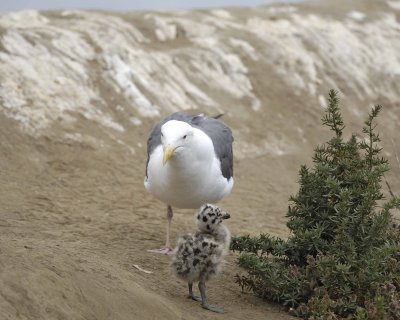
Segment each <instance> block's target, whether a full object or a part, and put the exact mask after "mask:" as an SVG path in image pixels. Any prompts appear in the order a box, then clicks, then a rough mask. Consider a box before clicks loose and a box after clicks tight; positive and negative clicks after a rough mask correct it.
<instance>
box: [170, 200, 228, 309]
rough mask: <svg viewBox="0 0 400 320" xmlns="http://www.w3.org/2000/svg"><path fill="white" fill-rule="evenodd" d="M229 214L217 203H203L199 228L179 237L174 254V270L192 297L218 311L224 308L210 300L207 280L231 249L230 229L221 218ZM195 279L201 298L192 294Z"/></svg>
mask: <svg viewBox="0 0 400 320" xmlns="http://www.w3.org/2000/svg"><path fill="white" fill-rule="evenodd" d="M229 217H230V215H229V214H228V213H226V212H224V211H222V210H221V209H220V208H219V207H217V206H215V205H211V204H206V205H203V206H202V207H201V208H200V210H199V212H198V213H197V215H196V222H197V227H198V231H196V233H194V234H187V235H184V236H183V237H181V238H179V239H178V241H177V246H176V248H175V250H174V252H173V256H172V263H171V266H172V270H173V272H174V273H175V274H176V275H177V276H178V277H179V278H181V279H183V280H185V281H187V282H188V285H189V297H190V298H192V299H194V300H198V301H202V306H203V307H204V308H206V309H209V310H211V311H215V312H223V309H222V308H219V307H216V306H211V305H209V304H208V303H207V299H206V295H205V282H206V281H208V280H209V279H211V278H212V277H213V276H215V275H216V274H217V273H218V272H219V270H220V268H221V263H222V261H223V258H224V256H225V255H226V253H227V252H228V249H229V243H230V232H229V230H228V228H227V227H226V226H224V225H223V224H222V221H223V220H224V219H228V218H229ZM193 282H199V289H200V293H201V299H200V298H197V297H195V296H194V295H193V292H192V284H193Z"/></svg>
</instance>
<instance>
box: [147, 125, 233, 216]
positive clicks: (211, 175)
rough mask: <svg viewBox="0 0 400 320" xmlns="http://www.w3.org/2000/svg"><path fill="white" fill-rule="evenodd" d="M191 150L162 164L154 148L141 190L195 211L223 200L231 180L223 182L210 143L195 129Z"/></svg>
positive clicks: (161, 150)
mask: <svg viewBox="0 0 400 320" xmlns="http://www.w3.org/2000/svg"><path fill="white" fill-rule="evenodd" d="M195 130H196V132H195V135H194V136H195V139H194V141H193V148H192V149H191V150H185V152H182V153H181V154H179V155H177V156H176V157H172V158H171V159H170V160H169V161H168V162H167V164H166V165H165V166H163V164H162V158H163V149H162V146H161V145H160V146H158V147H157V148H156V149H155V150H154V151H153V153H152V154H151V156H150V161H149V163H148V168H147V178H146V179H145V182H144V184H145V187H146V189H147V190H148V191H149V192H151V193H152V194H153V195H154V196H155V197H156V198H158V199H159V200H161V201H163V202H165V203H166V204H169V205H171V206H174V207H178V208H198V207H200V206H201V205H203V204H204V203H207V202H209V203H216V202H218V201H219V200H221V199H222V198H223V197H225V196H227V195H228V194H229V193H230V191H231V190H232V187H233V178H230V179H229V180H228V179H226V178H225V177H224V176H223V175H222V172H221V165H220V161H219V159H218V158H217V157H216V156H215V153H214V151H213V150H214V149H213V146H212V141H211V139H210V138H209V137H208V136H207V135H206V134H205V133H204V132H203V131H201V130H199V129H195Z"/></svg>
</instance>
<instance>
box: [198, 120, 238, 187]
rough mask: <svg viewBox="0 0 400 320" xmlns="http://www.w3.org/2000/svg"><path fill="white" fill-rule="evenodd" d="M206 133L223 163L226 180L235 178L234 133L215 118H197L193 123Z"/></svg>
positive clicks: (223, 173)
mask: <svg viewBox="0 0 400 320" xmlns="http://www.w3.org/2000/svg"><path fill="white" fill-rule="evenodd" d="M191 124H192V125H193V126H194V127H197V128H199V129H200V130H202V131H204V132H205V133H206V134H207V135H208V136H209V137H210V138H211V140H212V142H213V144H214V150H215V154H216V156H217V157H218V159H219V161H220V162H221V171H222V175H223V176H224V177H225V178H226V179H228V180H229V179H230V178H231V177H232V176H233V152H232V143H233V136H232V131H231V129H229V127H227V126H226V125H225V124H224V123H223V122H221V121H220V120H217V119H215V118H208V117H204V116H195V117H193V119H192V123H191Z"/></svg>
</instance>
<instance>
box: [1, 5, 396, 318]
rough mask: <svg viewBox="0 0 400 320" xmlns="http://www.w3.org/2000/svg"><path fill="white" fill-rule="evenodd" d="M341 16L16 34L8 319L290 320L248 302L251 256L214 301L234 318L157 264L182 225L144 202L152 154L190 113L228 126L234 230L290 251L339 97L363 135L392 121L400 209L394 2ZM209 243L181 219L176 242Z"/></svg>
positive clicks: (281, 11) (58, 19) (37, 18)
mask: <svg viewBox="0 0 400 320" xmlns="http://www.w3.org/2000/svg"><path fill="white" fill-rule="evenodd" d="M324 3H325V4H324V5H321V4H317V3H315V2H311V3H309V4H305V5H303V6H296V7H294V6H289V7H287V6H284V7H282V6H275V7H274V6H272V7H265V8H263V9H243V10H231V11H227V10H221V11H218V10H217V11H213V12H212V13H211V12H207V11H197V12H193V13H190V12H186V13H185V12H175V13H140V14H139V13H138V14H122V13H119V14H117V13H96V12H64V13H63V12H46V13H42V14H40V13H37V12H25V13H15V14H10V15H4V16H2V17H0V36H1V37H0V63H1V68H0V79H1V81H0V106H1V108H0V155H1V156H0V318H1V319H157V320H158V319H246V318H249V319H272V318H274V319H277V320H279V319H289V318H290V317H289V316H288V315H287V314H286V313H284V312H282V311H281V310H280V307H278V306H274V305H271V304H267V303H265V302H263V301H261V300H259V299H257V298H255V297H253V296H252V295H251V294H246V293H242V292H241V291H240V288H239V287H238V286H237V285H236V284H235V283H234V277H235V275H236V274H237V273H241V272H242V271H241V270H240V269H239V268H238V267H237V266H236V265H235V262H234V261H235V256H234V254H231V255H230V256H229V257H228V259H227V263H226V266H225V268H224V270H223V272H222V274H221V275H220V277H219V278H217V279H216V280H215V281H213V282H210V284H209V295H210V301H212V302H213V303H215V304H219V305H221V306H224V307H225V309H226V314H225V315H217V314H212V313H210V312H207V311H205V310H203V309H201V308H200V306H199V304H198V303H196V302H192V301H190V300H188V299H186V298H185V295H186V286H185V284H184V283H181V282H178V281H177V280H176V279H175V278H173V277H171V274H170V271H169V268H168V264H169V259H168V257H167V256H160V255H154V254H150V253H148V252H146V249H149V248H154V247H157V246H159V245H160V244H162V242H163V237H164V216H165V207H164V205H163V204H161V203H159V202H157V201H155V200H154V199H153V198H152V197H151V196H150V195H149V194H147V193H146V192H145V190H144V188H143V175H144V163H145V159H146V154H145V153H146V152H145V141H146V137H147V134H148V132H149V130H150V129H151V127H152V125H153V124H154V122H155V121H157V119H159V118H160V117H161V116H162V115H165V114H168V113H169V112H171V111H173V110H182V109H188V108H189V109H193V108H196V112H200V111H204V112H208V113H210V114H216V113H218V112H219V111H224V112H225V116H224V121H225V122H226V123H227V124H228V125H230V126H231V127H232V129H233V131H234V135H235V139H236V140H235V181H236V182H235V183H236V184H235V188H234V191H233V192H232V194H231V195H230V196H229V197H228V198H227V199H225V200H224V201H223V202H221V206H223V207H224V208H225V209H227V210H228V211H229V212H230V213H231V215H232V219H230V221H228V225H229V227H230V229H231V231H232V233H233V234H245V233H250V234H254V235H255V234H258V233H260V232H269V233H271V234H273V235H277V236H282V237H285V236H287V229H286V227H285V217H284V216H285V212H286V208H287V205H288V202H287V199H288V197H289V195H290V194H293V193H295V192H296V188H297V186H296V181H297V171H298V169H299V166H300V164H303V163H310V159H311V156H312V150H313V148H314V147H315V146H316V144H317V143H322V142H324V141H326V139H327V138H328V137H329V133H328V132H327V131H326V130H324V129H321V126H320V124H319V119H320V118H321V116H322V112H323V109H322V108H320V104H321V103H322V104H323V102H324V101H323V98H322V96H323V95H325V94H326V92H327V90H328V88H330V87H331V86H333V85H337V86H338V87H339V88H340V90H341V95H342V97H343V104H344V115H345V119H346V122H347V123H348V132H352V131H356V130H357V131H359V129H360V127H361V124H362V121H363V119H364V118H365V116H366V113H367V110H368V108H369V106H370V104H371V103H376V102H380V103H382V104H383V105H384V107H385V108H384V110H383V113H382V116H381V118H380V121H379V124H380V126H379V128H380V132H381V137H382V140H383V146H384V148H385V152H386V153H385V156H387V157H388V158H389V159H390V161H391V164H392V166H393V171H392V172H391V174H390V175H388V176H387V180H388V182H389V184H390V185H391V187H392V190H393V191H394V192H395V193H397V194H399V193H400V181H399V180H400V179H399V177H400V167H399V165H398V162H397V160H396V152H397V154H399V152H400V148H399V147H398V145H399V143H400V140H399V138H398V129H399V120H398V119H400V111H399V108H398V106H399V101H400V100H399V95H398V92H399V91H398V88H399V87H398V85H399V82H398V71H397V70H398V68H399V66H400V57H399V53H398V52H400V50H397V49H396V48H399V47H400V43H399V38H398V37H397V38H396V37H395V36H394V35H396V34H397V35H398V32H399V30H400V28H399V23H398V11H396V9H395V7H396V4H393V3H395V1H390V3H389V2H384V1H381V2H379V5H377V4H376V3H377V2H376V1H346V2H343V6H340V7H339V6H334V5H333V4H332V3H334V2H329V4H330V5H327V4H326V2H324ZM271 8H275V9H274V10H275V11H274V10H272V9H271ZM293 8H294V9H293ZM339 8H340V9H339ZM352 10H353V11H354V10H356V11H357V10H358V11H357V12H359V13H360V12H362V13H364V14H366V16H365V17H364V18H363V19H361V20H359V19H360V15H359V14H358V16H357V14H354V13H352V14H350V18H349V15H348V14H349V12H352ZM207 19H208V20H207ZM396 19H397V20H396ZM190 21H192V22H190ZM325 22H326V23H325ZM191 23H193V24H191ZM174 26H175V27H174ZM210 26H211V27H210ZM360 26H362V28H363V29H362V28H361V27H360ZM382 26H384V27H385V28H382ZM135 28H136V29H135ZM246 28H247V29H246ZM251 28H255V29H251ZM248 29H249V30H250V29H251V30H250V31H247V30H248ZM361 29H362V30H364V29H365V30H367V31H368V30H369V31H368V32H367V31H366V34H364V33H363V32H364V31H361ZM154 30H159V31H154ZM193 30H196V31H197V32H198V34H199V35H196V33H194V31H193ZM396 32H397V33H396ZM320 34H323V35H324V36H323V37H322V38H319V36H320ZM349 37H350V41H349ZM206 39H208V40H207V41H208V42H207V41H206V42H202V41H205V40H206ZM232 39H233V40H232ZM299 39H301V40H299ZM364 40H365V41H364ZM210 41H211V42H210ZM212 41H215V42H214V44H215V45H212V44H213V42H212ZM374 41H376V43H378V44H379V45H380V47H378V48H373V49H371V50H375V51H371V52H372V53H371V52H370V51H368V45H369V42H371V43H373V42H374ZM207 43H208V44H209V45H208V48H207V47H206V45H207ZM227 43H230V45H227ZM279 43H280V44H281V45H282V46H280V45H279ZM339 43H340V45H343V46H342V47H341V46H339V49H338V51H335V50H334V46H333V45H334V44H339ZM210 44H211V45H210ZM349 47H350V49H351V50H350V51H349V52H347V51H346V48H347V49H348V48H349ZM251 48H253V49H254V50H253V49H251ZM329 48H331V49H330V50H329ZM353 56H354V57H355V58H354V59H353ZM382 61H383V62H385V63H386V64H387V63H389V64H390V66H391V67H388V66H387V65H385V63H383V62H382ZM380 63H382V64H380ZM354 65H355V66H356V69H352V66H354ZM341 68H342V69H341ZM138 75H139V76H138ZM143 79H146V80H147V81H150V82H151V84H152V85H153V88H155V89H154V90H153V91H151V90H150V91H149V88H150V87H148V83H147V82H146V81H144V80H143ZM174 90H175V91H174ZM146 100H147V102H146ZM385 192H387V190H386V191H385ZM193 227H194V223H193V212H192V211H190V210H189V211H187V210H177V211H176V213H175V217H174V222H173V238H174V239H175V238H176V237H177V235H178V234H182V233H184V232H188V231H190V230H192V229H193ZM134 265H139V266H140V267H141V268H143V269H145V270H148V271H151V272H152V273H151V274H147V273H144V272H142V271H140V270H138V269H136V268H135V267H134Z"/></svg>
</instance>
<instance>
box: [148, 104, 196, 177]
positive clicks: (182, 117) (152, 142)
mask: <svg viewBox="0 0 400 320" xmlns="http://www.w3.org/2000/svg"><path fill="white" fill-rule="evenodd" d="M192 119H193V116H189V115H187V114H186V113H183V112H175V113H173V114H171V115H169V116H167V117H165V118H164V119H162V120H161V121H160V122H159V123H157V124H156V125H155V126H154V127H153V129H152V130H151V132H150V134H149V138H148V139H147V162H146V177H147V166H148V164H149V160H150V155H151V153H152V152H153V151H154V149H155V148H157V147H158V146H159V145H160V144H161V127H162V126H163V125H164V123H166V122H168V121H170V120H178V121H185V122H187V123H190V122H191V120H192Z"/></svg>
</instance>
